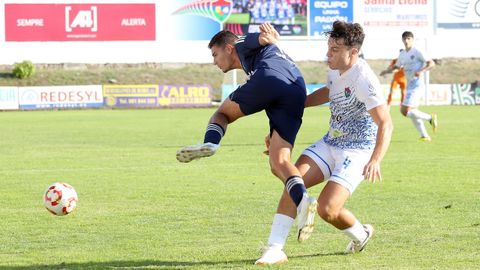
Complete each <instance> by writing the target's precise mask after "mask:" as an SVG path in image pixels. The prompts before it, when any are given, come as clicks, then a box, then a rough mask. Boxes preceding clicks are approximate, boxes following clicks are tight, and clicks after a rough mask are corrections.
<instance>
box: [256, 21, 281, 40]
mask: <svg viewBox="0 0 480 270" xmlns="http://www.w3.org/2000/svg"><path fill="white" fill-rule="evenodd" d="M279 38H280V34H279V33H278V32H277V30H275V28H274V27H273V26H272V25H271V24H270V23H269V22H264V23H262V24H261V25H260V36H258V42H260V45H262V46H265V45H268V44H275V43H277V41H278V39H279Z"/></svg>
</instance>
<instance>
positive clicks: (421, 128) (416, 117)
mask: <svg viewBox="0 0 480 270" xmlns="http://www.w3.org/2000/svg"><path fill="white" fill-rule="evenodd" d="M407 117H408V118H410V119H412V122H413V125H414V126H415V128H416V129H417V130H418V132H419V133H420V136H422V137H429V136H428V133H427V129H426V128H425V125H424V124H423V120H425V121H430V120H431V119H432V116H431V115H429V114H427V113H424V112H421V111H419V110H417V109H412V110H409V111H408V113H407Z"/></svg>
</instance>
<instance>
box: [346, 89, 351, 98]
mask: <svg viewBox="0 0 480 270" xmlns="http://www.w3.org/2000/svg"><path fill="white" fill-rule="evenodd" d="M351 95H352V90H350V87H345V97H346V98H349V97H350V96H351Z"/></svg>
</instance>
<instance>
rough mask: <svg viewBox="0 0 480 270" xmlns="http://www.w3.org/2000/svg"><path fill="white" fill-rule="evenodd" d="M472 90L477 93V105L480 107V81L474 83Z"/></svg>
mask: <svg viewBox="0 0 480 270" xmlns="http://www.w3.org/2000/svg"><path fill="white" fill-rule="evenodd" d="M472 88H473V89H474V91H475V104H477V105H480V81H477V82H475V83H472Z"/></svg>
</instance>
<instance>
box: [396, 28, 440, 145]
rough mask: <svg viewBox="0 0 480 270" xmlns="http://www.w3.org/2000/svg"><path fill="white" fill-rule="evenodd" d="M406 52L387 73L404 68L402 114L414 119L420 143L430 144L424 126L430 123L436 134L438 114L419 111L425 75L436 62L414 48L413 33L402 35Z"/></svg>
mask: <svg viewBox="0 0 480 270" xmlns="http://www.w3.org/2000/svg"><path fill="white" fill-rule="evenodd" d="M402 41H403V45H405V50H403V51H401V52H400V54H399V56H398V59H397V61H396V64H395V66H393V67H391V68H389V69H388V70H387V72H396V71H398V69H400V68H401V67H403V70H404V72H405V76H406V78H407V94H406V96H405V99H404V100H403V102H402V107H401V108H400V112H401V113H402V114H403V116H406V117H408V118H410V119H412V122H413V125H414V126H415V128H416V129H417V130H418V133H420V141H424V142H430V141H431V140H432V139H431V138H430V136H429V135H428V132H427V130H426V128H425V125H424V124H423V121H428V122H429V123H430V125H431V126H432V129H433V132H436V130H437V126H438V120H437V114H435V113H432V114H428V113H425V112H422V111H420V110H419V109H418V107H419V105H420V98H421V97H422V95H423V93H424V92H425V78H424V73H425V72H427V71H429V70H430V69H432V68H433V67H434V66H435V62H433V60H432V59H431V58H429V57H428V56H426V54H425V53H423V52H421V51H420V50H418V49H417V48H415V47H413V41H414V38H413V33H412V32H410V31H405V32H403V34H402Z"/></svg>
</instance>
